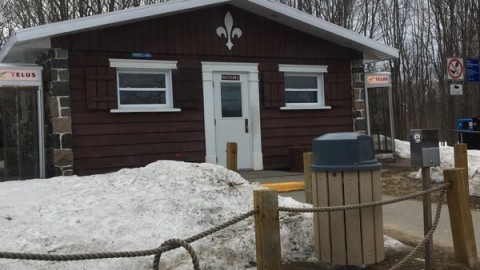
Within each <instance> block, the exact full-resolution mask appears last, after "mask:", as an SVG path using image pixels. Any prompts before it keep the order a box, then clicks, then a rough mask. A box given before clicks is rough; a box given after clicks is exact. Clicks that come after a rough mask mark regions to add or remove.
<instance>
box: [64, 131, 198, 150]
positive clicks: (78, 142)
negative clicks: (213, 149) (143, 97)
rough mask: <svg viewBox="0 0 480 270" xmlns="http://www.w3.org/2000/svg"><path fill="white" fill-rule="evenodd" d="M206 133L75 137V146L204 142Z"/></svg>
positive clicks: (187, 132)
mask: <svg viewBox="0 0 480 270" xmlns="http://www.w3.org/2000/svg"><path fill="white" fill-rule="evenodd" d="M204 140H205V133H204V132H203V131H186V132H176V133H175V136H172V135H171V134H169V133H147V134H109V135H95V136H75V140H74V142H73V146H74V147H75V148H77V147H96V146H122V145H135V144H153V143H170V142H202V143H204Z"/></svg>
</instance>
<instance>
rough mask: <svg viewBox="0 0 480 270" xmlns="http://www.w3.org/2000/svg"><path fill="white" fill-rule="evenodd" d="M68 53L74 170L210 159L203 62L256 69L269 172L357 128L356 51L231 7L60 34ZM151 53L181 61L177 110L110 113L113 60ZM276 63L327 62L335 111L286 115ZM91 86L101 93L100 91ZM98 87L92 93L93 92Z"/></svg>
mask: <svg viewBox="0 0 480 270" xmlns="http://www.w3.org/2000/svg"><path fill="white" fill-rule="evenodd" d="M227 11H230V13H231V14H232V16H233V21H234V26H233V27H239V28H240V29H241V30H242V36H241V38H235V39H233V43H234V46H233V48H232V50H231V51H229V50H228V49H227V47H226V46H225V43H226V39H225V38H220V37H218V36H217V34H216V29H217V27H219V26H224V16H225V14H226V12H227ZM52 44H53V46H55V47H63V48H68V49H69V53H70V54H69V55H70V56H69V57H70V58H69V63H70V85H71V106H72V119H73V122H72V128H73V134H74V153H75V173H76V174H79V175H81V174H89V173H98V172H105V171H112V170H116V169H119V168H122V167H131V166H141V165H145V164H147V163H148V162H152V161H154V160H157V159H178V160H186V161H194V162H201V161H204V158H205V140H204V126H203V100H202V98H203V94H202V73H201V61H218V62H220V61H232V62H254V63H259V64H260V66H259V69H260V75H259V79H260V99H261V100H260V104H261V120H262V123H261V125H262V144H263V156H264V165H265V168H285V167H288V166H289V157H288V153H289V148H290V147H292V146H310V145H311V142H312V139H314V138H315V137H317V136H320V135H322V134H324V133H327V132H336V131H351V130H352V125H353V124H352V97H351V83H350V82H351V80H350V77H351V75H350V61H351V59H353V58H355V57H359V53H358V52H355V51H351V50H349V49H346V48H344V47H341V46H338V45H335V44H333V43H331V42H328V41H325V40H321V39H317V38H315V37H312V36H309V35H307V34H305V33H303V32H300V31H297V30H294V29H291V28H289V27H287V26H284V25H280V24H277V23H275V22H273V21H270V20H268V19H266V18H263V17H259V16H256V15H252V14H250V13H248V12H247V11H244V10H241V9H238V8H235V7H231V6H228V5H224V6H217V7H212V8H207V9H203V10H198V11H193V12H188V13H185V14H178V15H174V16H167V17H162V18H157V19H151V20H147V21H143V22H136V23H131V24H126V25H122V26H116V27H111V28H105V29H99V30H94V31H89V32H85V33H78V34H72V35H67V36H62V37H58V38H54V39H53V41H52ZM132 52H149V53H151V54H152V55H153V59H159V60H177V61H179V62H178V69H177V70H175V71H174V72H173V87H174V106H175V107H178V108H181V109H182V112H180V113H128V114H124V113H121V114H112V113H110V112H109V110H110V109H111V108H114V107H115V105H116V102H117V101H116V96H115V94H114V95H112V87H111V86H112V85H115V84H114V83H115V82H114V81H113V80H112V77H111V75H112V74H113V73H114V69H111V68H109V67H108V66H109V63H108V59H109V58H124V59H128V58H130V54H131V53H132ZM278 64H312V65H328V74H326V75H325V96H326V104H327V105H329V106H332V109H331V110H321V111H318V110H306V111H282V110H280V109H279V107H281V106H284V104H285V103H284V91H283V74H282V73H281V72H278ZM94 86H95V87H94ZM94 90H96V91H94Z"/></svg>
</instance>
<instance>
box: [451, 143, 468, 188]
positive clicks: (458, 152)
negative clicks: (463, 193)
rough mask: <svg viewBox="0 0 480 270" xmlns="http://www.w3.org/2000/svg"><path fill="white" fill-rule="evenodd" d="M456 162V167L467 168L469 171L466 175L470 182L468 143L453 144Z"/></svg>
mask: <svg viewBox="0 0 480 270" xmlns="http://www.w3.org/2000/svg"><path fill="white" fill-rule="evenodd" d="M453 154H454V162H455V168H465V171H466V172H467V173H466V174H465V176H466V177H467V183H468V153H467V144H465V143H457V144H455V145H454V146H453Z"/></svg>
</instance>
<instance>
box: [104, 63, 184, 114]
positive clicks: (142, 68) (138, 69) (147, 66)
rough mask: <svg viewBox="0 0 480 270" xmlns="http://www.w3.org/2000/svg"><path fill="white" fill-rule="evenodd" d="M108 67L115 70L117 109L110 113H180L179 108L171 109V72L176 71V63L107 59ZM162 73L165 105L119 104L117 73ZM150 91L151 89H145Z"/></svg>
mask: <svg viewBox="0 0 480 270" xmlns="http://www.w3.org/2000/svg"><path fill="white" fill-rule="evenodd" d="M109 62H110V67H114V68H117V74H116V76H117V105H118V109H112V110H110V112H111V113H135V112H180V111H181V109H180V108H174V107H173V85H172V70H174V69H177V61H161V60H138V59H115V58H111V59H109ZM121 72H132V73H142V72H145V73H164V74H165V79H166V90H165V91H166V97H165V98H166V104H160V105H152V104H137V105H130V104H129V105H125V104H124V105H121V104H120V86H119V79H118V76H119V73H121ZM146 90H147V91H148V90H151V89H146Z"/></svg>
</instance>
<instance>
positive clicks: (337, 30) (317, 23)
mask: <svg viewBox="0 0 480 270" xmlns="http://www.w3.org/2000/svg"><path fill="white" fill-rule="evenodd" d="M248 1H249V2H252V3H255V4H257V5H260V6H262V7H264V8H268V9H270V10H274V11H277V12H281V13H282V14H283V15H284V16H289V17H290V18H291V19H292V20H297V21H300V22H304V23H307V24H309V25H311V26H313V27H317V28H321V29H323V30H324V31H326V32H328V33H330V34H332V35H336V36H343V37H345V38H346V39H349V40H351V41H352V42H355V43H358V44H361V45H363V46H367V47H370V48H372V49H376V50H379V51H382V52H383V53H385V54H388V55H390V56H392V58H398V57H399V55H400V51H399V50H398V49H397V48H394V47H391V46H389V45H386V44H385V43H383V42H380V41H376V40H374V39H371V38H368V37H366V36H364V35H361V34H359V33H357V32H355V31H353V30H349V29H346V28H344V27H341V26H339V25H336V24H334V23H331V22H328V21H326V20H324V19H322V18H318V17H316V16H314V15H311V14H308V13H305V12H303V11H301V10H299V9H296V8H293V7H290V6H287V5H285V4H282V3H280V2H277V1H272V0H267V1H265V0H248ZM289 13H291V14H289ZM293 13H295V16H292V15H293ZM297 17H300V18H303V20H298V19H297ZM390 59H391V58H390ZM383 60H387V59H383Z"/></svg>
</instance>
